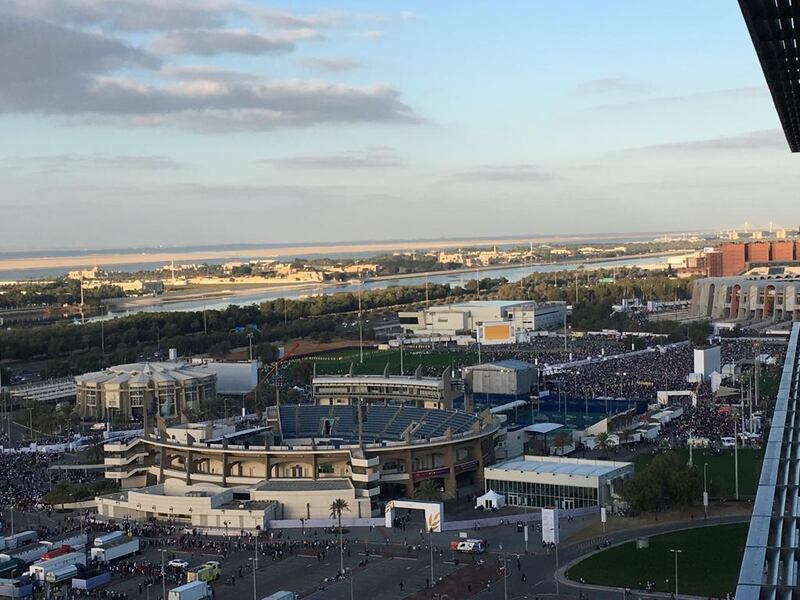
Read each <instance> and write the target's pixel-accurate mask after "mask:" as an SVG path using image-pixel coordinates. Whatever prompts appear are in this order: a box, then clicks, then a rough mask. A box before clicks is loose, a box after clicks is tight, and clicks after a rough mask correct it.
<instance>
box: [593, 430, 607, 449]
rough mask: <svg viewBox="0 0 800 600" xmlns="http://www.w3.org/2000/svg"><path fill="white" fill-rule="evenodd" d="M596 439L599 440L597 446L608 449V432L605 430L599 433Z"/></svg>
mask: <svg viewBox="0 0 800 600" xmlns="http://www.w3.org/2000/svg"><path fill="white" fill-rule="evenodd" d="M595 441H596V442H597V447H598V448H600V450H607V449H608V434H607V433H606V432H605V431H603V432H601V433H598V434H597V437H596V438H595Z"/></svg>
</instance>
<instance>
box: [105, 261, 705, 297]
mask: <svg viewBox="0 0 800 600" xmlns="http://www.w3.org/2000/svg"><path fill="white" fill-rule="evenodd" d="M688 251H690V249H684V250H669V251H666V252H656V253H652V252H646V253H639V254H626V255H624V256H614V257H610V258H609V257H594V258H588V259H583V260H572V261H563V262H556V263H542V262H534V263H513V264H505V265H489V266H486V267H481V268H478V269H473V268H462V269H446V270H441V271H423V272H419V273H404V274H396V275H382V276H380V277H370V278H367V279H365V280H364V282H365V283H366V282H369V283H372V282H382V281H393V280H399V279H408V278H420V279H421V278H424V277H439V276H442V275H458V274H461V273H469V274H472V273H475V272H476V271H477V272H479V273H481V274H483V273H486V272H491V271H502V270H505V269H524V268H526V267H531V268H535V267H542V266H552V267H556V268H558V267H572V266H576V265H577V266H584V265H592V264H595V263H599V262H602V263H608V262H622V261H627V260H637V259H640V258H649V257H652V258H659V257H665V256H674V255H680V254H684V253H686V252H688ZM654 264H655V263H654ZM557 270H558V269H557ZM351 285H353V284H348V283H347V282H326V283H296V284H290V283H289V284H278V285H271V286H257V287H246V288H240V289H236V288H233V289H229V290H209V291H207V292H203V291H200V290H198V293H194V294H186V295H171V296H170V295H168V293H166V294H165V295H163V296H145V297H140V298H130V299H128V298H120V299H118V302H114V301H113V300H112V301H109V304H113V305H114V308H115V309H116V310H115V312H116V311H119V312H122V311H126V310H132V309H142V308H150V307H158V306H169V305H170V304H177V303H180V302H202V301H204V300H220V299H227V298H240V297H242V296H250V295H256V294H263V293H270V292H298V291H303V290H308V291H309V292H317V291H322V290H326V291H327V290H334V292H333V293H335V289H336V288H337V287H346V286H351Z"/></svg>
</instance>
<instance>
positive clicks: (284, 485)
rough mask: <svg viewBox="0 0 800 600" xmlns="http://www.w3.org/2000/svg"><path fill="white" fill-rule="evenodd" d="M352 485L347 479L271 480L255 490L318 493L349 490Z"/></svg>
mask: <svg viewBox="0 0 800 600" xmlns="http://www.w3.org/2000/svg"><path fill="white" fill-rule="evenodd" d="M352 487H353V485H352V484H351V483H350V481H349V480H347V479H317V480H316V481H305V480H297V481H290V480H271V481H265V482H264V483H262V484H260V485H259V486H258V487H257V488H256V489H258V490H259V491H262V492H318V491H330V490H349V489H352Z"/></svg>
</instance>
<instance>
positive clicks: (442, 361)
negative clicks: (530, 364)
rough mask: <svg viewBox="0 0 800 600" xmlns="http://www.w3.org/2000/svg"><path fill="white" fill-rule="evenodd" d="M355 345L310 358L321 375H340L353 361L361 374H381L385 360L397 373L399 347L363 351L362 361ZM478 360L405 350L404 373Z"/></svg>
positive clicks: (463, 355)
mask: <svg viewBox="0 0 800 600" xmlns="http://www.w3.org/2000/svg"><path fill="white" fill-rule="evenodd" d="M358 358H359V355H358V348H355V349H353V348H348V349H345V350H340V351H337V352H328V353H325V354H323V355H320V356H312V357H309V359H308V360H311V361H313V362H315V363H316V364H317V373H319V374H320V375H341V374H344V373H347V372H348V371H349V369H350V363H354V365H355V372H356V373H358V374H364V375H379V374H381V373H383V369H384V368H385V367H386V363H387V362H388V363H389V373H390V374H391V375H399V374H400V350H399V349H398V350H374V349H371V348H370V349H365V350H364V364H363V365H362V364H359V363H358ZM476 362H478V353H477V352H466V351H465V352H431V351H429V350H424V351H421V350H408V349H406V350H404V351H403V372H404V373H405V374H406V375H412V374H413V373H414V371H415V370H416V368H417V366H418V365H420V364H422V366H423V371H425V373H426V374H428V375H432V374H434V373H436V374H439V373H441V372H442V371H444V369H445V368H447V367H449V366H450V365H451V364H452V365H453V366H455V367H460V366H464V365H472V364H475V363H476Z"/></svg>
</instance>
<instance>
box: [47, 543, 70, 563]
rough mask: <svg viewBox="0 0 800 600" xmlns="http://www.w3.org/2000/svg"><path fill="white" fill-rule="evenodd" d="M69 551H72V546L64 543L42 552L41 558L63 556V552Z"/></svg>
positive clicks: (48, 558)
mask: <svg viewBox="0 0 800 600" xmlns="http://www.w3.org/2000/svg"><path fill="white" fill-rule="evenodd" d="M70 552H72V548H71V547H70V546H67V545H66V544H64V545H63V546H61V547H60V548H55V549H53V550H48V551H47V552H45V553H44V554H42V560H50V559H53V558H56V557H58V556H64V555H65V554H69V553H70Z"/></svg>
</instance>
